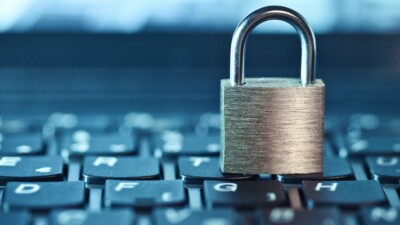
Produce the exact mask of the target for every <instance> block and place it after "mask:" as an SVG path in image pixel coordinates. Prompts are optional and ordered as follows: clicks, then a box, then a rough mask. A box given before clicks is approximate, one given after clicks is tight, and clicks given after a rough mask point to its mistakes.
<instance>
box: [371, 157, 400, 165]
mask: <svg viewBox="0 0 400 225" xmlns="http://www.w3.org/2000/svg"><path fill="white" fill-rule="evenodd" d="M397 163H398V158H396V157H392V158H390V159H385V158H384V157H379V158H377V159H376V164H378V165H380V166H394V165H396V164H397Z"/></svg>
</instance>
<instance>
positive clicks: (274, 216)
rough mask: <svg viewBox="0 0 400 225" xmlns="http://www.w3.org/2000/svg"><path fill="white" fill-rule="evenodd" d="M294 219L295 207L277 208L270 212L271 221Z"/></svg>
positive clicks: (289, 220) (284, 221)
mask: <svg viewBox="0 0 400 225" xmlns="http://www.w3.org/2000/svg"><path fill="white" fill-rule="evenodd" d="M293 219H294V211H293V209H286V208H275V209H273V210H272V211H271V212H270V214H269V220H270V221H271V222H279V223H288V222H291V221H293Z"/></svg>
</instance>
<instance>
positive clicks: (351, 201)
mask: <svg viewBox="0 0 400 225" xmlns="http://www.w3.org/2000/svg"><path fill="white" fill-rule="evenodd" d="M86 190H87V189H86V188H85V186H84V182H81V181H73V182H71V181H70V182H9V183H7V185H6V187H5V191H4V199H3V209H4V211H6V212H7V211H10V210H20V209H32V210H46V209H52V208H58V207H59V208H65V207H79V206H83V205H85V200H86V196H87V193H86ZM198 190H199V189H198ZM365 190H368V192H365ZM301 192H302V194H303V196H304V205H305V206H307V208H310V209H311V208H318V207H326V206H341V207H344V208H354V207H360V206H368V205H387V199H386V196H385V194H384V192H383V190H382V188H381V186H380V184H379V183H378V182H377V181H373V180H369V181H303V182H302V185H301ZM201 194H203V197H204V203H203V204H204V206H205V207H206V208H219V207H236V208H244V209H246V208H254V207H276V206H289V201H288V197H287V195H286V192H285V190H284V188H283V185H282V184H281V183H280V182H279V181H229V182H228V181H205V182H204V187H203V190H202V191H201ZM60 196H62V197H60ZM349 196H351V197H349ZM187 202H188V193H187V188H186V187H185V186H184V184H183V182H182V181H181V180H163V181H161V180H132V181H128V180H108V181H106V183H105V187H104V199H103V205H104V207H106V208H110V207H111V208H113V207H135V208H151V207H156V206H184V205H186V204H187Z"/></svg>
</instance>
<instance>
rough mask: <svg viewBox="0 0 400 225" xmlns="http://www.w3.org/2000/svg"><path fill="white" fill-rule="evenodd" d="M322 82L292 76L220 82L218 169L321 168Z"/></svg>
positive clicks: (297, 171) (288, 171) (250, 171)
mask: <svg viewBox="0 0 400 225" xmlns="http://www.w3.org/2000/svg"><path fill="white" fill-rule="evenodd" d="M324 109H325V85H324V83H323V81H322V80H320V79H316V80H315V82H314V83H312V84H307V85H303V84H301V83H300V81H299V79H294V78H293V79H292V78H246V84H244V85H240V86H232V85H231V82H230V80H228V79H225V80H221V120H222V121H221V122H222V124H221V126H222V127H221V128H222V129H221V138H222V140H221V144H222V146H221V147H222V152H221V158H220V159H221V161H220V166H221V170H222V171H223V172H225V173H247V174H266V173H267V174H305V173H321V172H322V171H323V159H322V156H323V152H322V151H323V141H324V140H323V139H324V112H325V110H324Z"/></svg>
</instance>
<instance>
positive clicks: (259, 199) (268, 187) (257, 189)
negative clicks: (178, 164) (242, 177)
mask: <svg viewBox="0 0 400 225" xmlns="http://www.w3.org/2000/svg"><path fill="white" fill-rule="evenodd" d="M204 196H205V200H206V204H207V205H208V206H212V207H216V206H234V207H239V208H248V207H257V206H279V205H283V204H285V203H286V195H285V192H284V190H283V186H282V184H281V183H279V182H278V181H236V182H231V181H229V182H221V181H205V182H204Z"/></svg>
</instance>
